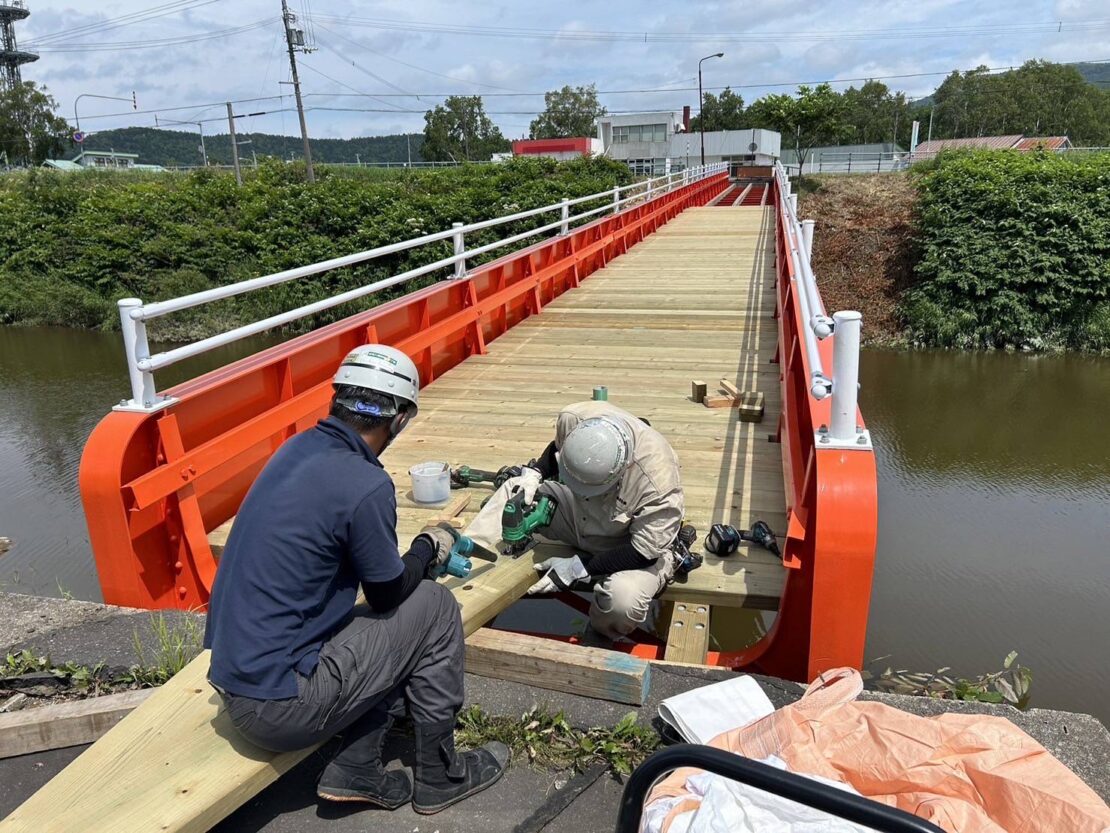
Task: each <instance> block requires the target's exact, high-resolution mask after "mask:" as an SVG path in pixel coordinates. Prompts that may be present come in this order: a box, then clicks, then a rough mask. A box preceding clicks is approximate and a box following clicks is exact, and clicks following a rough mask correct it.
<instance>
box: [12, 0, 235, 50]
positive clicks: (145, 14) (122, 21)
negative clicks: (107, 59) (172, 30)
mask: <svg viewBox="0 0 1110 833" xmlns="http://www.w3.org/2000/svg"><path fill="white" fill-rule="evenodd" d="M217 2H219V0H177V2H174V3H164V4H162V5H161V6H154V7H152V8H149V9H141V10H139V11H136V12H131V13H129V14H125V15H120V16H119V17H114V18H109V19H107V20H101V21H97V22H96V23H88V24H86V25H84V26H76V27H74V28H73V29H63V30H62V31H60V32H52V33H50V34H48V35H41V36H39V37H37V38H35V39H34V40H33V41H32V43H34V44H36V45H38V44H46V43H49V42H51V41H58V40H63V39H65V38H70V37H84V36H85V35H89V34H94V33H97V34H98V33H100V32H107V31H109V30H111V29H119V28H121V27H123V26H130V25H131V24H132V23H143V22H145V21H147V20H155V19H156V18H159V17H167V16H169V15H173V14H177V13H178V12H184V11H192V10H193V9H199V8H200V7H202V6H210V5H212V4H213V3H217Z"/></svg>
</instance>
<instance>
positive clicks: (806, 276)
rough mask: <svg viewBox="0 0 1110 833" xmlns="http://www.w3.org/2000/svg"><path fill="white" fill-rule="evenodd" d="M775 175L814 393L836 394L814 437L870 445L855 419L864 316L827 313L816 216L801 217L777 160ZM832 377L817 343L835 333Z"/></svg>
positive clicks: (828, 442) (824, 442)
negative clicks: (816, 256)
mask: <svg viewBox="0 0 1110 833" xmlns="http://www.w3.org/2000/svg"><path fill="white" fill-rule="evenodd" d="M775 180H776V182H777V184H778V187H779V194H780V195H781V196H782V199H781V200H780V201H779V222H781V223H782V224H783V226H784V228H785V230H786V238H787V242H788V245H789V247H790V252H789V254H790V259H791V263H792V264H793V266H794V269H793V273H794V274H793V278H792V280H793V281H794V285H795V286H794V288H795V292H794V297H795V298H796V299H797V301H798V305H799V307H800V309H801V318H802V327H801V330H802V343H803V345H804V348H805V353H806V361H807V362H808V364H809V372H810V394H811V395H812V396H813V397H814V398H815V399H824V398H826V397H827V396H829V395H831V396H832V416H831V418H830V420H829V422H830V425H828V426H824V425H822V426H821V428H820V430H818V431H817V437H816V438H815V441H816V442H817V443H819V444H820V445H823V446H830V445H833V446H836V447H840V448H860V449H868V450H870V449H871V438H870V436H869V435H868V433H867V432H866V431H864V430H863V429H862V427H860V426H858V425H857V424H856V412H857V407H858V399H859V345H860V326H861V319H862V316H861V315H860V314H859V313H858V312H855V311H845V312H837V313H836V314H835V315H834V316H833V317H832V318H829V317H828V315H826V313H825V306H824V302H823V301H822V300H821V293H820V292H819V291H818V289H817V277H816V276H815V275H814V274H813V266H812V264H811V262H810V255H811V253H812V248H813V221H812V220H805V221H803V222H799V221H798V211H797V198H796V195H793V194H791V188H790V179H789V177H788V176H787V174H786V169H785V168H783V166H782V164H781V163H779V162H776V163H775ZM834 334H835V338H834V339H833V376H832V378H829V377H828V376H826V374H825V368H824V365H823V364H822V361H821V351H820V349H819V348H818V346H817V342H818V341H819V340H821V339H825V338H828V337H829V336H830V335H834Z"/></svg>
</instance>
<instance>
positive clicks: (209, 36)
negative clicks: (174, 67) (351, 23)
mask: <svg viewBox="0 0 1110 833" xmlns="http://www.w3.org/2000/svg"><path fill="white" fill-rule="evenodd" d="M273 24H274V21H273V20H272V19H269V18H267V19H266V20H259V21H256V22H254V23H248V24H246V25H243V26H237V27H235V28H233V29H219V30H216V31H212V32H201V33H198V34H195V35H179V36H177V37H173V38H158V39H154V40H143V41H117V42H114V43H73V44H70V43H59V44H57V45H53V46H43V47H39V48H38V51H39V52H44V53H46V52H117V51H120V50H130V49H153V48H163V47H167V46H179V45H181V44H187V43H197V42H200V41H206V40H215V39H217V38H225V37H229V36H231V35H238V34H242V33H244V32H253V31H255V30H257V29H264V28H266V27H268V26H272V25H273Z"/></svg>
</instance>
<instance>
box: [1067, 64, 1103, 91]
mask: <svg viewBox="0 0 1110 833" xmlns="http://www.w3.org/2000/svg"><path fill="white" fill-rule="evenodd" d="M1072 66H1073V67H1075V68H1076V69H1077V70H1079V74H1080V75H1082V76H1083V79H1084V80H1085V81H1087V82H1088V83H1091V84H1098V85H1099V86H1102V85H1104V84H1110V63H1106V64H1072Z"/></svg>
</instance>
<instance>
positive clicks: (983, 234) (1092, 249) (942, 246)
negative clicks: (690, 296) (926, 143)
mask: <svg viewBox="0 0 1110 833" xmlns="http://www.w3.org/2000/svg"><path fill="white" fill-rule="evenodd" d="M801 190H802V194H801V197H800V201H801V206H800V209H801V211H802V212H803V214H804V215H806V216H811V217H814V218H816V219H817V220H818V225H817V233H816V236H815V243H814V266H815V271H816V273H817V275H818V280H819V282H820V284H821V289H822V293H823V294H824V296H825V299H826V303H827V306H828V307H829V309H846V308H856V309H860V311H861V312H863V314H864V322H865V333H866V335H867V337H868V339H869V340H870V341H871V342H872V343H887V344H901V345H915V346H937V347H962V348H1017V349H1031V350H1057V349H1076V350H1089V351H1094V352H1099V351H1108V350H1110V154H1097V155H1089V156H1088V155H1082V156H1081V155H1070V156H1062V155H1054V154H1017V153H1011V152H1005V151H1001V152H999V151H986V152H976V153H963V154H955V155H951V156H945V157H942V158H941V159H940V160H938V161H937V162H935V163H932V164H928V165H921V166H918V167H916V168H915V169H914V170H912V171H911V172H909V173H905V174H881V175H871V176H830V175H826V176H821V177H808V178H807V181H806V183H805V184H804V186H803V188H802V189H801Z"/></svg>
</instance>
